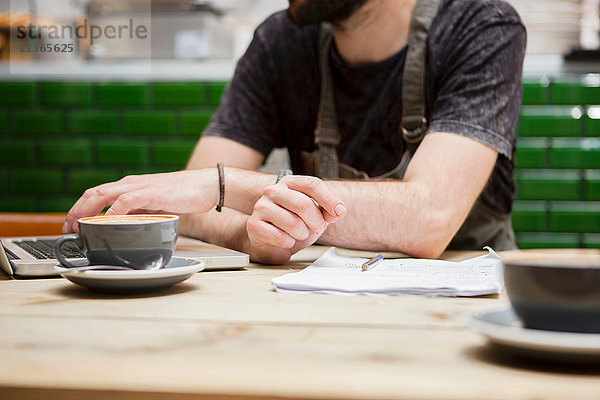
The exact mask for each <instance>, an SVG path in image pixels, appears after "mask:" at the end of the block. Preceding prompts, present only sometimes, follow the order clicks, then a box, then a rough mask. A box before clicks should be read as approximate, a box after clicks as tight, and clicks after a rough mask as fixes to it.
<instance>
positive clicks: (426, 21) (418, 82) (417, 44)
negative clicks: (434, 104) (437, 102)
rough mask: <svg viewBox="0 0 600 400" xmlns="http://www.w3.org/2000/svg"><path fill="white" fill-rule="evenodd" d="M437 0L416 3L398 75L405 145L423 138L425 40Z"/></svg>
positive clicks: (434, 14)
mask: <svg viewBox="0 0 600 400" xmlns="http://www.w3.org/2000/svg"><path fill="white" fill-rule="evenodd" d="M439 3H440V1H439V0H418V1H417V3H416V5H415V10H414V13H413V17H412V21H411V24H410V35H409V38H408V50H407V52H406V60H405V62H404V71H403V72H402V114H403V115H402V135H403V136H404V139H405V140H406V141H407V142H408V143H418V142H420V141H421V140H422V139H423V136H425V131H426V129H427V116H426V114H425V73H426V71H427V69H426V67H427V65H426V64H427V38H428V37H429V28H430V27H431V23H432V22H433V19H434V18H435V16H436V14H437V10H438V7H439Z"/></svg>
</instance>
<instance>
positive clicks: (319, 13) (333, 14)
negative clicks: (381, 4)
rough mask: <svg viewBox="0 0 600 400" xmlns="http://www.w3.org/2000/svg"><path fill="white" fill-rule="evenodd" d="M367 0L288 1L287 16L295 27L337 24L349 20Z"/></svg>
mask: <svg viewBox="0 0 600 400" xmlns="http://www.w3.org/2000/svg"><path fill="white" fill-rule="evenodd" d="M367 1H369V0H289V4H290V6H289V7H288V9H287V15H288V17H289V18H290V20H291V21H292V22H293V23H295V24H296V25H300V26H305V25H312V24H318V23H320V22H331V23H334V24H338V23H340V22H343V21H346V20H347V19H349V18H350V17H351V16H352V15H353V14H354V13H355V12H356V11H357V10H358V9H360V8H361V7H362V6H363V5H364V4H365V3H366V2H367Z"/></svg>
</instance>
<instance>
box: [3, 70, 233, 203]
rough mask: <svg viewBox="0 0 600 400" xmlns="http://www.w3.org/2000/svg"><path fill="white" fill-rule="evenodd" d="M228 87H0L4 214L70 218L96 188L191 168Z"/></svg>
mask: <svg viewBox="0 0 600 400" xmlns="http://www.w3.org/2000/svg"><path fill="white" fill-rule="evenodd" d="M225 86H226V83H224V82H188V83H166V82H91V83H90V82H69V83H62V82H8V81H5V82H0V150H1V152H0V212H2V211H22V212H33V211H39V212H52V211H61V212H64V211H67V210H68V209H69V208H70V207H71V205H72V204H73V203H74V202H75V200H76V199H77V198H78V197H79V196H80V195H81V194H82V193H83V192H84V191H85V189H87V188H89V187H92V186H95V185H99V184H101V183H104V182H108V181H114V180H117V179H120V178H121V177H123V176H125V175H129V174H141V173H154V172H165V171H175V170H178V169H181V168H183V167H184V166H185V164H186V162H187V160H188V158H189V156H190V154H191V153H192V150H193V149H194V146H195V144H196V141H197V140H198V138H199V137H200V135H201V134H202V132H203V130H204V128H205V127H206V125H207V124H208V122H209V121H210V118H211V116H212V114H213V113H214V111H215V109H216V106H217V105H218V102H219V99H220V96H221V94H222V92H223V90H224V88H225Z"/></svg>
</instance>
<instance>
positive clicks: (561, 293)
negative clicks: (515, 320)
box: [502, 249, 600, 333]
mask: <svg viewBox="0 0 600 400" xmlns="http://www.w3.org/2000/svg"><path fill="white" fill-rule="evenodd" d="M502 257H503V259H504V281H505V284H506V292H507V294H508V298H509V300H510V302H511V305H512V307H513V309H514V310H515V312H516V314H517V315H518V316H519V318H520V319H521V321H522V322H523V325H524V326H525V327H526V328H532V329H543V330H552V331H563V332H585V333H600V250H592V249H562V250H558V249H538V250H523V251H515V252H506V253H503V254H502Z"/></svg>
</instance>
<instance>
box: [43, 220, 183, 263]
mask: <svg viewBox="0 0 600 400" xmlns="http://www.w3.org/2000/svg"><path fill="white" fill-rule="evenodd" d="M77 222H78V225H79V233H77V234H70V235H63V236H61V237H60V238H58V239H57V240H56V241H55V242H54V255H55V256H56V259H57V260H58V261H59V263H60V264H61V265H62V266H64V267H67V268H72V267H76V266H75V265H73V264H71V263H70V262H69V261H67V260H66V257H65V255H64V252H63V246H64V245H65V244H66V243H69V242H75V243H76V244H77V245H78V246H79V248H81V249H82V250H83V251H84V254H85V257H86V258H87V259H88V262H89V265H110V266H123V267H129V268H132V269H140V270H142V269H158V268H162V267H164V266H165V265H166V264H167V263H168V262H169V260H170V259H171V257H172V255H173V252H174V251H175V245H176V242H177V233H178V228H179V217H178V216H176V215H149V214H148V215H146V214H143V215H101V216H95V217H87V218H80V219H79V220H78V221H77Z"/></svg>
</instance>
